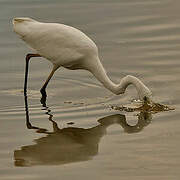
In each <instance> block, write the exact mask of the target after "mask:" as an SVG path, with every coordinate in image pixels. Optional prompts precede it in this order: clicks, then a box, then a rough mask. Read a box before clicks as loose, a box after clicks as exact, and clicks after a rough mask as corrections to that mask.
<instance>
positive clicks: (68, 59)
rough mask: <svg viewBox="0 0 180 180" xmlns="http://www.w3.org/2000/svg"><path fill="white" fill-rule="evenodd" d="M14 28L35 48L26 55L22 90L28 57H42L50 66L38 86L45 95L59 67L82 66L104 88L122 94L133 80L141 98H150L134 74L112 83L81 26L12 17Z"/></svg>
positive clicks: (150, 95)
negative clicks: (45, 77)
mask: <svg viewBox="0 0 180 180" xmlns="http://www.w3.org/2000/svg"><path fill="white" fill-rule="evenodd" d="M13 28H14V31H15V32H16V33H17V34H18V35H19V36H20V38H21V39H23V40H24V41H25V42H26V43H27V44H28V45H30V46H31V47H32V48H33V49H34V50H36V53H35V54H27V56H26V72H25V83H24V93H25V94H26V89H27V78H28V64H29V59H30V58H31V57H44V58H46V59H48V60H49V61H51V62H52V64H53V69H52V71H51V73H50V75H49V77H48V78H47V80H46V82H45V83H44V85H43V86H42V88H41V90H40V91H41V93H42V95H43V96H46V91H45V89H46V87H47V84H48V82H49V81H50V79H51V78H52V76H53V74H54V72H55V71H56V70H57V69H58V68H59V67H64V68H67V69H71V70H75V69H85V70H87V71H89V72H91V73H92V74H93V75H94V76H95V77H96V78H97V79H98V80H99V81H100V82H101V83H102V84H103V85H104V87H105V88H107V89H108V90H110V91H111V92H112V93H114V94H116V95H118V94H123V93H124V92H125V90H126V88H127V86H128V85H130V84H133V85H134V86H135V88H136V90H137V92H138V95H139V98H140V99H141V100H145V99H146V100H148V101H151V100H152V93H151V91H150V90H149V89H148V88H147V87H146V86H145V85H144V84H143V83H142V82H141V81H140V80H139V79H138V78H136V77H134V76H131V75H127V76H125V77H124V78H123V79H122V80H121V81H120V83H119V84H115V83H113V82H112V81H111V80H110V79H109V77H108V76H107V74H106V71H105V69H104V67H103V66H102V64H101V61H100V59H99V57H98V48H97V46H96V44H95V43H94V42H93V41H92V40H91V39H90V38H89V37H88V36H87V35H85V34H84V33H83V32H81V31H80V30H78V29H76V28H74V27H71V26H67V25H64V24H58V23H43V22H38V21H36V20H34V19H31V18H24V17H20V18H14V19H13Z"/></svg>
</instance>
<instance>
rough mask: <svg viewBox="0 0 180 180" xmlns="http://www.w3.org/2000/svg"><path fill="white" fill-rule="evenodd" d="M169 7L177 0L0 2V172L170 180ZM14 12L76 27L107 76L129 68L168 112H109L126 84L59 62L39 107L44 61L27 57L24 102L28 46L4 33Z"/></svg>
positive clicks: (176, 33) (174, 36)
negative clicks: (115, 90)
mask: <svg viewBox="0 0 180 180" xmlns="http://www.w3.org/2000/svg"><path fill="white" fill-rule="evenodd" d="M179 6H180V2H179V1H178V0H149V1H145V0H133V1H130V0H126V1H124V0H118V1H115V0H112V1H107V0H102V1H99V2H97V1H93V0H92V1H90V0H88V1H86V2H84V1H82V0H77V1H73V0H70V1H68V2H67V1H65V0H61V1H57V0H52V1H47V0H45V1H43V2H42V1H40V0H37V1H34V0H28V1H25V0H0V8H1V11H0V25H1V28H0V37H1V41H0V55H1V66H0V75H1V77H0V84H1V86H0V99H1V101H0V115H1V118H0V124H1V126H0V127H1V130H0V147H1V148H0V159H1V163H0V179H3V180H12V179H26V180H37V179H38V180H39V179H40V180H41V179H43V180H45V179H64V180H66V179H67V180H69V179H72V178H74V177H76V178H78V179H85V178H86V179H99V178H103V179H110V178H111V179H115V180H116V179H123V180H124V179H127V180H129V179H138V180H140V179H142V180H144V179H151V180H152V179H167V180H169V179H171V180H177V179H179V177H180V173H179V166H180V156H179V151H180V143H179V138H180V131H179V127H180V121H179V115H180V111H179V107H180V98H179V96H180V85H179V82H180V71H179V65H180V62H179V59H180V51H179V49H180V21H179V19H180V14H179ZM20 16H23V17H26V16H27V17H32V18H35V19H37V20H40V21H44V22H60V23H64V24H68V25H71V26H74V27H77V28H78V29H80V30H82V31H83V32H85V33H86V34H88V35H89V37H91V38H92V39H93V40H94V41H95V42H96V44H97V46H98V48H99V54H100V58H101V61H102V63H103V65H104V67H105V68H106V69H107V72H108V75H109V76H110V77H111V79H112V80H113V81H114V82H119V81H120V79H121V78H122V77H123V76H125V75H127V74H131V75H134V76H136V77H138V78H140V79H141V80H142V81H143V82H144V83H145V84H146V85H147V86H148V87H149V88H150V89H151V90H152V92H153V96H154V100H155V101H156V102H158V103H162V104H167V105H169V106H173V107H175V110H174V111H172V112H161V113H157V114H149V113H146V114H143V113H138V112H134V113H132V112H119V111H115V110H112V109H110V108H109V106H110V105H118V106H121V105H124V104H128V103H130V102H131V101H132V100H133V99H135V98H136V97H137V96H136V91H135V89H134V88H133V87H129V88H128V91H127V92H126V93H125V94H124V95H122V96H116V95H113V94H112V93H111V92H109V91H108V90H106V89H104V88H103V87H102V86H101V84H100V83H99V82H97V80H95V78H94V77H92V75H91V74H90V73H88V72H86V71H69V70H66V69H63V68H61V69H59V71H57V72H56V74H55V76H54V77H53V79H52V81H51V82H50V84H49V86H48V89H47V93H48V99H47V102H46V107H43V106H42V104H41V103H40V97H41V96H40V92H39V89H40V88H41V86H42V84H43V82H44V80H45V79H46V77H47V76H48V74H49V72H50V68H51V64H50V63H49V62H48V61H46V60H45V59H41V60H40V59H39V58H34V59H32V61H31V63H30V78H29V86H28V89H29V92H28V98H27V99H24V96H23V81H24V65H25V61H24V57H25V55H26V54H27V53H29V52H32V51H31V49H29V48H28V46H27V45H26V44H25V43H24V42H22V41H21V40H20V39H19V38H18V37H17V36H16V34H15V33H13V31H12V24H11V20H12V18H13V17H20ZM25 100H26V101H25ZM25 102H26V107H25ZM27 106H28V107H27ZM25 110H26V111H25ZM29 123H31V124H29ZM26 125H28V127H30V128H31V129H28V128H27V127H26Z"/></svg>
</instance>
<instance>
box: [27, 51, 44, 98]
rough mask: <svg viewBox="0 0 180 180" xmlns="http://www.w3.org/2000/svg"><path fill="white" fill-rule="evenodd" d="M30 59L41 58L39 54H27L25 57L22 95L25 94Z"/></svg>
mask: <svg viewBox="0 0 180 180" xmlns="http://www.w3.org/2000/svg"><path fill="white" fill-rule="evenodd" d="M32 57H41V56H40V55H39V54H27V55H26V69H25V79H24V95H26V94H27V79H28V69H29V60H30V59H31V58H32Z"/></svg>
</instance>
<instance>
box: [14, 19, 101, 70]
mask: <svg viewBox="0 0 180 180" xmlns="http://www.w3.org/2000/svg"><path fill="white" fill-rule="evenodd" d="M15 22H16V19H15ZM14 25H15V26H14V31H15V32H16V33H17V34H19V35H20V36H21V38H22V39H23V40H24V41H25V42H26V43H27V44H29V45H30V46H31V47H32V48H33V49H35V50H36V53H38V54H39V55H41V56H42V57H45V58H46V59H48V60H49V61H51V62H52V63H53V64H55V65H58V66H63V67H65V68H69V69H71V68H72V69H74V68H75V69H80V68H83V69H84V68H88V67H89V64H90V63H91V62H89V61H93V59H94V58H95V57H98V50H97V46H96V44H95V43H94V42H93V41H92V40H91V39H90V38H89V37H88V36H86V35H85V34H84V33H83V32H81V31H79V30H78V29H76V28H73V27H70V26H67V25H64V24H57V23H41V22H38V21H35V20H28V21H27V22H26V21H24V22H21V23H14ZM49 35H50V36H49ZM92 56H94V57H92ZM82 66H83V67H82Z"/></svg>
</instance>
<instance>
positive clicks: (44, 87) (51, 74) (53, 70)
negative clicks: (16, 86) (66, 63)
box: [40, 65, 59, 107]
mask: <svg viewBox="0 0 180 180" xmlns="http://www.w3.org/2000/svg"><path fill="white" fill-rule="evenodd" d="M58 68H59V66H57V65H54V66H53V69H52V71H51V73H50V74H49V76H48V78H47V79H46V82H45V83H44V85H43V86H42V88H41V90H40V92H41V94H42V97H41V104H42V105H43V106H44V107H45V106H46V97H47V94H46V87H47V85H48V83H49V81H50V79H51V78H52V76H53V75H54V72H55V71H56V70H57V69H58Z"/></svg>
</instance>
